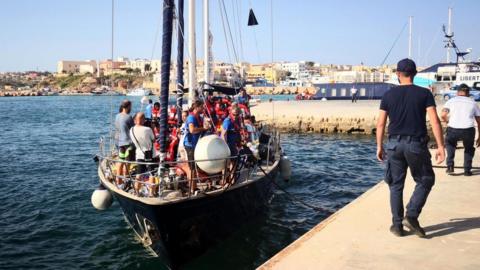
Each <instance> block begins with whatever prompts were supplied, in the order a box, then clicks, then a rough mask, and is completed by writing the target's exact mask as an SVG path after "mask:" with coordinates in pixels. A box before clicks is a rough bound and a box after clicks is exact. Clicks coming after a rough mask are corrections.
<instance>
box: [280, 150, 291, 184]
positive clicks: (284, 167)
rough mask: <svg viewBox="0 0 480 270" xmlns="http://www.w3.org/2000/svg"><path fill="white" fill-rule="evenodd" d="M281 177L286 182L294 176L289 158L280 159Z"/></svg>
mask: <svg viewBox="0 0 480 270" xmlns="http://www.w3.org/2000/svg"><path fill="white" fill-rule="evenodd" d="M280 175H282V178H283V180H285V181H286V180H289V179H290V177H291V176H292V163H291V161H290V159H288V157H287V156H282V157H281V159H280Z"/></svg>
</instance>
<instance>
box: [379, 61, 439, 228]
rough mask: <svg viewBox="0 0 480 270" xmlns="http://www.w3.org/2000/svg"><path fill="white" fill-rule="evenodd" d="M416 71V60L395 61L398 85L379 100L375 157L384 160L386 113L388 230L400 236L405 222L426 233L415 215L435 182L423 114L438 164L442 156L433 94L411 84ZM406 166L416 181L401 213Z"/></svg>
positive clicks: (418, 212) (406, 224)
mask: <svg viewBox="0 0 480 270" xmlns="http://www.w3.org/2000/svg"><path fill="white" fill-rule="evenodd" d="M416 74H417V67H416V65H415V62H413V61H412V60H410V59H403V60H401V61H399V62H398V64H397V76H398V80H399V82H400V85H399V86H397V87H393V88H391V89H390V90H389V91H387V92H386V93H385V94H384V95H383V97H382V101H381V104H380V112H379V117H378V122H377V159H378V160H380V161H384V160H385V151H384V149H383V136H384V135H383V134H384V132H385V125H386V122H387V117H388V118H389V120H390V123H389V125H388V142H387V145H386V154H387V157H386V160H387V164H386V173H385V182H386V183H387V184H388V186H389V188H390V207H391V212H392V216H393V217H392V223H393V224H392V226H391V227H390V231H391V232H392V233H393V234H394V235H396V236H403V235H404V234H405V232H404V230H403V226H404V225H405V226H407V227H408V228H409V229H410V230H412V231H413V232H415V234H416V235H418V236H420V237H425V231H424V230H423V228H422V227H421V226H420V224H419V222H418V217H419V215H420V212H421V211H422V208H423V206H424V205H425V202H426V201H427V197H428V194H429V193H430V190H431V188H432V186H433V185H434V183H435V174H434V172H433V169H432V162H431V155H430V151H429V150H428V147H427V142H428V140H429V138H428V136H427V125H426V123H425V118H426V117H425V115H426V114H428V118H429V120H430V123H431V125H432V131H433V135H434V136H435V140H436V142H437V147H438V148H437V150H436V153H435V159H436V161H437V162H438V163H439V164H440V163H441V162H443V161H444V160H445V146H444V142H443V134H442V128H441V125H440V120H439V119H438V115H437V111H436V109H435V106H436V105H435V100H434V98H433V95H432V93H431V92H430V91H429V90H428V89H426V88H423V87H419V86H416V85H413V78H414V77H415V75H416ZM407 168H410V172H411V174H412V177H413V179H414V180H415V182H416V185H415V190H414V192H413V194H412V197H411V198H410V202H409V203H408V205H407V213H406V216H404V208H403V188H404V184H405V177H406V174H407Z"/></svg>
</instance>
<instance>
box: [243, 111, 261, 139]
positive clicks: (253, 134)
mask: <svg viewBox="0 0 480 270" xmlns="http://www.w3.org/2000/svg"><path fill="white" fill-rule="evenodd" d="M243 124H244V126H245V129H246V131H247V134H248V136H247V141H248V142H254V141H256V140H258V138H257V137H258V136H257V129H256V128H255V125H254V124H253V122H252V116H250V115H246V116H245V117H244V119H243Z"/></svg>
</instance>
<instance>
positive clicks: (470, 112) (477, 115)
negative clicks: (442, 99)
mask: <svg viewBox="0 0 480 270" xmlns="http://www.w3.org/2000/svg"><path fill="white" fill-rule="evenodd" d="M469 95H470V87H468V85H466V84H461V85H460V86H459V88H458V91H457V96H456V97H454V98H452V99H450V100H449V101H447V103H445V105H444V106H443V110H442V120H443V121H445V122H448V127H447V136H446V138H445V142H446V145H447V173H448V174H451V173H453V171H454V169H453V168H454V162H453V161H454V159H455V150H456V147H457V142H458V141H462V142H463V147H464V148H465V151H464V160H463V169H464V174H465V176H471V175H472V171H471V170H472V160H473V155H474V154H475V147H474V146H473V144H474V141H475V121H476V122H477V125H478V126H479V127H480V108H479V107H478V105H477V104H476V103H475V101H474V100H473V99H471V98H469ZM476 144H477V147H478V146H480V136H479V138H478V139H477V143H476Z"/></svg>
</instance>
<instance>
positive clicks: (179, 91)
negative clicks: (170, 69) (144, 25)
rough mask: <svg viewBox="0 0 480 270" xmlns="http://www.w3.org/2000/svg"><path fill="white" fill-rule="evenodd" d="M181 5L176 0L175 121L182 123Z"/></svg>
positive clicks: (180, 0)
mask: <svg viewBox="0 0 480 270" xmlns="http://www.w3.org/2000/svg"><path fill="white" fill-rule="evenodd" d="M183 7H184V0H178V7H177V8H178V15H177V16H178V18H177V19H178V31H177V33H178V42H177V119H178V121H177V123H178V126H181V125H182V110H183V85H184V82H183V47H184V44H183V43H184V40H183V34H184V33H185V32H184V31H183V30H184V27H183Z"/></svg>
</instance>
